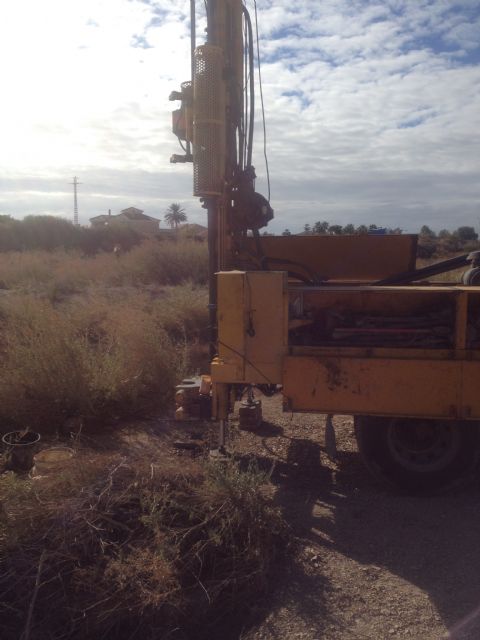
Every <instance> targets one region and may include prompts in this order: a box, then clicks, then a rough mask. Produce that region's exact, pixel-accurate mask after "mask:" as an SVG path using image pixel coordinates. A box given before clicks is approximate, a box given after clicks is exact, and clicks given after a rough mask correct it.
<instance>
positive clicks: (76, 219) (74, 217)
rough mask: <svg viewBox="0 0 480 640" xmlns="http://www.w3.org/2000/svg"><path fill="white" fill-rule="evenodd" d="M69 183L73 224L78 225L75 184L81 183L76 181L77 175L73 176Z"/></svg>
mask: <svg viewBox="0 0 480 640" xmlns="http://www.w3.org/2000/svg"><path fill="white" fill-rule="evenodd" d="M70 184H73V224H74V225H75V226H76V227H78V199H77V186H78V185H79V184H82V183H81V182H79V181H78V178H77V176H74V178H73V182H70Z"/></svg>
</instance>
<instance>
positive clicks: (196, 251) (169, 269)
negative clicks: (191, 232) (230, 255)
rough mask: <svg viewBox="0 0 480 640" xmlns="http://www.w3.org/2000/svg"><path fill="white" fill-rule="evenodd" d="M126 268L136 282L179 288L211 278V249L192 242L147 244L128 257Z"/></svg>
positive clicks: (124, 260)
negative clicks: (186, 283) (176, 286)
mask: <svg viewBox="0 0 480 640" xmlns="http://www.w3.org/2000/svg"><path fill="white" fill-rule="evenodd" d="M123 267H124V269H125V271H126V272H127V273H129V274H130V275H131V277H132V278H133V280H134V281H135V282H139V283H142V284H150V283H158V284H165V285H176V284H180V283H182V282H186V281H191V282H194V283H196V284H205V283H206V282H207V278H208V254H207V245H206V244H205V243H203V242H195V241H192V240H179V241H178V242H172V241H164V242H154V241H152V242H145V243H144V244H143V245H141V246H140V247H135V248H134V249H132V251H130V253H129V254H127V255H125V256H124V259H123Z"/></svg>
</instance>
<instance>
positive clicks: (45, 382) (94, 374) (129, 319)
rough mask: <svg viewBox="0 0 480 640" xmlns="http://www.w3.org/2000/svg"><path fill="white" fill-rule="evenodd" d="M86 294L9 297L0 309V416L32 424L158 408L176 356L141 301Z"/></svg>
mask: <svg viewBox="0 0 480 640" xmlns="http://www.w3.org/2000/svg"><path fill="white" fill-rule="evenodd" d="M129 302H130V301H128V300H127V301H123V303H122V304H120V303H117V304H116V305H109V304H108V303H107V302H106V301H101V300H100V299H95V298H92V299H86V300H85V301H83V300H82V301H80V302H77V303H76V304H72V305H70V306H69V307H64V308H62V309H61V310H60V309H57V308H54V307H53V306H52V305H51V304H50V303H49V302H48V301H45V300H43V301H42V300H39V299H36V298H33V297H28V296H25V297H21V298H20V297H18V298H11V299H9V300H7V301H6V302H4V303H3V305H2V307H1V308H0V315H1V316H2V320H1V323H2V328H1V336H2V338H1V340H2V343H1V346H2V351H3V358H2V362H1V364H0V376H1V378H0V419H1V420H2V422H4V423H7V424H8V423H13V424H19V425H20V424H21V425H23V426H30V427H34V428H36V429H40V430H42V429H45V428H47V427H49V426H50V428H52V427H54V428H55V427H58V426H60V425H61V422H62V420H64V419H65V418H67V417H70V416H77V415H81V416H102V415H106V414H112V413H113V414H114V415H118V414H119V413H131V412H132V411H135V410H137V411H138V409H139V408H141V407H142V406H144V405H145V404H146V403H151V402H152V401H154V402H155V405H156V406H158V407H160V408H162V407H165V406H167V404H168V402H169V401H170V399H171V395H172V389H173V387H174V385H175V382H176V380H177V378H178V377H179V376H180V375H182V373H183V372H181V371H180V368H181V366H182V363H183V361H184V358H183V356H182V353H181V351H180V350H179V348H178V347H177V346H176V345H175V344H174V343H173V342H172V340H170V339H169V337H168V335H167V334H166V332H165V330H164V329H163V327H162V326H161V324H160V323H159V322H157V321H156V320H155V318H154V317H153V315H152V314H150V313H148V311H146V310H145V309H142V308H141V307H137V306H135V305H132V304H129Z"/></svg>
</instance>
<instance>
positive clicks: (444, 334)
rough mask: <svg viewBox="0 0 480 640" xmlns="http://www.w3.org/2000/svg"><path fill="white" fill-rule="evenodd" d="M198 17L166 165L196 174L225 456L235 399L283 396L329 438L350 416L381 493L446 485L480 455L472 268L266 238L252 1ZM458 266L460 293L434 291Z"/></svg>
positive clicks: (350, 244)
mask: <svg viewBox="0 0 480 640" xmlns="http://www.w3.org/2000/svg"><path fill="white" fill-rule="evenodd" d="M204 4H205V8H206V21H207V27H206V41H205V42H204V43H202V44H199V45H197V42H196V28H195V27H196V5H195V0H191V3H190V8H191V69H192V73H191V80H189V81H186V82H184V83H182V85H181V89H180V91H174V92H173V93H172V94H171V96H170V99H171V100H172V101H179V102H180V106H179V108H178V109H176V110H175V111H174V112H173V114H172V128H173V132H174V133H175V135H176V136H177V137H178V139H179V140H180V142H181V144H182V147H183V149H184V154H181V155H173V156H172V158H171V161H172V162H175V163H192V164H193V194H194V195H195V196H196V197H198V198H200V201H201V203H202V206H203V207H204V208H205V209H206V211H207V216H208V251H209V318H210V352H211V353H210V355H211V368H210V376H211V410H212V416H213V419H214V420H216V421H218V423H219V433H220V444H221V446H223V445H224V440H225V425H226V422H227V420H228V418H229V415H230V414H231V412H232V409H233V404H234V401H235V398H238V397H240V396H241V395H242V394H243V393H245V390H248V391H249V393H251V390H252V389H253V388H258V389H260V391H262V392H263V393H265V394H270V393H274V392H275V391H277V390H281V392H282V394H283V407H284V410H285V411H288V412H313V413H323V414H327V416H328V419H327V425H329V427H330V428H331V427H332V421H331V419H330V418H331V416H333V415H334V414H350V415H353V416H354V425H355V433H356V437H357V442H358V446H359V451H360V454H361V456H362V458H363V460H364V462H365V463H366V465H367V467H368V468H369V469H370V471H371V472H372V473H373V474H374V475H375V476H376V477H377V478H380V479H381V480H382V481H386V482H387V483H390V484H391V485H394V486H397V487H400V488H402V489H406V490H409V491H420V492H421V491H432V490H433V491H436V490H440V489H442V488H445V487H447V486H451V485H452V484H454V483H456V482H457V481H459V480H460V479H463V478H464V477H466V476H468V475H469V474H471V473H472V472H473V470H474V468H475V465H476V462H477V458H478V451H479V421H480V394H479V392H478V388H477V386H478V381H479V380H480V287H479V286H477V285H478V284H480V275H479V274H480V266H479V265H480V260H479V255H478V254H477V253H474V254H470V255H464V256H459V257H456V258H452V259H450V260H445V261H442V262H439V263H436V264H434V265H431V266H429V267H424V268H421V269H417V268H416V245H417V237H416V236H415V235H405V234H399V235H355V236H321V235H317V236H315V235H314V236H264V235H260V229H262V228H263V227H265V226H266V225H267V224H268V222H269V221H270V220H271V219H272V218H273V209H272V207H271V205H270V202H269V200H270V197H269V194H268V197H265V196H263V195H261V194H259V193H257V192H256V190H255V179H256V173H255V168H254V166H253V164H252V163H253V140H254V126H255V113H256V82H255V76H256V74H255V62H256V61H255V39H254V32H255V31H256V30H255V29H254V25H253V24H252V18H251V15H250V12H249V9H248V6H247V2H242V0H206V2H205V3H204ZM253 9H254V10H255V12H254V14H255V17H256V13H257V12H256V6H255V1H254V3H253ZM255 26H256V20H255ZM256 37H257V51H258V31H257V36H256ZM257 57H258V56H257ZM257 62H258V61H257ZM260 86H261V85H260ZM262 106H263V100H262ZM463 266H465V267H469V268H468V270H467V271H466V272H465V274H464V276H463V281H462V284H458V285H456V284H451V283H450V284H448V283H443V282H440V281H435V282H432V281H431V280H430V278H432V277H433V276H439V274H442V273H446V272H448V271H451V270H453V269H458V268H460V267H463ZM253 403H254V402H253V401H252V404H253Z"/></svg>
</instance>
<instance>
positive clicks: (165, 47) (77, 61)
mask: <svg viewBox="0 0 480 640" xmlns="http://www.w3.org/2000/svg"><path fill="white" fill-rule="evenodd" d="M197 4H198V8H199V10H200V9H201V5H202V3H200V2H199V3H197ZM247 4H248V5H249V6H250V7H251V5H252V3H251V0H248V2H247ZM258 8H259V29H260V36H261V52H262V59H263V64H262V76H263V81H264V96H265V107H266V115H267V132H268V153H269V160H270V169H271V178H272V198H273V199H272V204H273V206H274V208H275V210H276V220H275V222H274V223H273V225H272V229H273V230H277V231H280V230H282V229H283V228H285V227H287V226H288V227H290V228H291V229H299V228H300V227H303V224H304V223H305V222H314V221H315V220H319V219H328V220H330V221H331V222H337V221H338V222H340V223H346V222H350V221H352V222H354V223H357V224H359V223H361V222H367V223H368V222H376V223H377V224H388V225H391V226H402V227H403V228H405V229H407V230H415V229H418V228H419V227H420V226H421V224H423V223H424V222H425V223H427V224H430V225H431V226H433V227H436V228H441V227H445V226H447V227H448V226H449V227H455V226H458V225H460V224H474V225H476V226H479V218H480V186H479V181H478V174H479V171H480V160H479V154H478V142H479V131H480V64H479V61H480V50H479V44H478V43H479V32H480V23H479V9H478V2H477V1H476V0H463V1H457V0H455V1H454V0H417V1H416V2H411V0H383V1H380V0H378V1H375V0H371V1H365V0H323V1H322V2H311V0H298V1H297V2H295V3H292V2H291V1H289V2H287V1H286V0H275V1H273V0H258ZM188 14H189V3H188V0H178V1H173V0H171V1H167V0H157V1H155V0H151V1H143V2H142V1H140V0H133V1H128V0H103V1H99V0H83V2H82V3H74V2H73V1H72V0H70V1H67V0H43V1H42V2H41V3H40V2H36V1H34V0H23V1H22V0H18V2H16V3H9V6H6V3H4V4H3V5H2V6H1V8H0V49H1V50H0V55H1V56H2V60H3V61H6V60H8V64H7V65H5V64H4V65H3V67H2V70H1V72H0V74H1V82H2V89H3V91H2V107H1V109H2V118H1V119H0V139H1V140H2V145H1V146H0V180H1V185H0V210H1V212H5V213H9V212H11V213H13V214H15V215H19V216H21V215H23V214H27V213H34V212H38V213H43V212H49V213H59V214H67V212H69V210H70V208H71V191H70V188H69V187H68V182H70V181H71V176H73V175H78V176H79V177H80V180H81V181H82V182H83V185H82V188H81V191H80V198H79V203H80V214H81V218H82V219H83V221H86V219H87V218H88V217H90V216H92V215H95V214H96V213H98V212H99V210H100V209H102V208H105V207H106V208H107V209H108V208H109V206H110V204H108V202H113V203H114V204H112V206H111V207H110V208H112V209H115V208H117V209H119V208H123V206H129V205H132V204H134V205H137V206H141V207H142V208H145V209H146V210H147V209H148V212H150V213H153V214H161V213H162V212H163V210H164V208H165V207H166V206H167V204H168V203H169V202H171V201H173V200H175V201H182V202H183V203H184V204H185V205H186V206H187V209H188V210H189V212H191V214H192V216H193V217H197V218H196V221H201V220H203V218H202V216H203V212H202V210H201V209H200V207H199V205H198V203H196V202H195V201H194V200H193V199H192V198H191V197H190V194H191V167H189V166H171V165H170V164H169V163H168V159H169V157H170V155H171V153H173V152H176V151H177V145H176V141H175V140H174V138H173V136H172V134H171V132H170V111H171V109H172V105H171V103H169V102H168V94H169V93H170V91H171V90H172V89H176V88H178V86H179V84H180V82H181V81H183V80H186V79H188V77H189V73H190V72H189V68H190V62H189V30H188V26H189V25H188ZM252 14H253V11H252ZM198 33H199V34H200V36H201V34H202V27H201V26H200V28H199V29H198ZM257 107H259V101H258V100H257ZM257 123H258V125H257V128H256V143H257V146H256V152H255V163H256V166H257V173H258V174H259V179H258V181H257V187H258V188H260V189H261V190H262V191H263V192H265V191H266V185H265V171H264V168H263V157H262V144H263V143H262V133H261V127H260V126H259V125H260V112H259V109H257ZM12 185H14V186H12ZM42 194H43V195H42Z"/></svg>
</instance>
